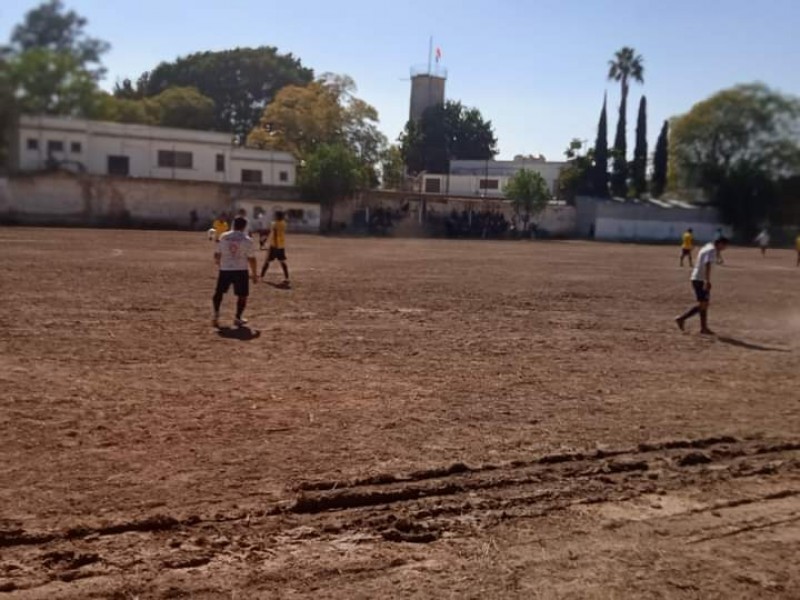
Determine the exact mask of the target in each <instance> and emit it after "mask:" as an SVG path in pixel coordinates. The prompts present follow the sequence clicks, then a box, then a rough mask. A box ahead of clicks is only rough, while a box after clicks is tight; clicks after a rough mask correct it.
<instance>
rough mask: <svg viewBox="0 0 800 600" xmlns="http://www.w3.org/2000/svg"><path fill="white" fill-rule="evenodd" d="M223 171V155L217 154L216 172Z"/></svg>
mask: <svg viewBox="0 0 800 600" xmlns="http://www.w3.org/2000/svg"><path fill="white" fill-rule="evenodd" d="M224 171H225V155H224V154H217V173H222V172H224Z"/></svg>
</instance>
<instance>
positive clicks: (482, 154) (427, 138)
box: [400, 101, 497, 173]
mask: <svg viewBox="0 0 800 600" xmlns="http://www.w3.org/2000/svg"><path fill="white" fill-rule="evenodd" d="M400 148H401V152H402V154H403V160H405V162H406V166H407V167H408V169H409V171H410V172H412V173H420V172H422V171H427V172H429V173H446V172H447V170H448V167H449V164H450V161H451V160H453V159H461V160H488V159H491V158H494V156H495V155H496V154H497V138H495V135H494V130H493V128H492V122H491V121H485V120H484V118H483V116H482V115H481V113H480V111H479V110H478V109H476V108H466V107H464V106H463V105H462V104H461V102H453V101H448V102H445V103H444V104H443V105H438V106H432V107H430V108H428V109H427V110H426V111H425V112H424V113H423V114H422V117H421V119H420V121H419V123H416V122H415V121H413V120H411V121H409V122H408V123H406V126H405V129H404V131H403V133H402V134H401V135H400Z"/></svg>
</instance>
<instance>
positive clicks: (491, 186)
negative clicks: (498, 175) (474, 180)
mask: <svg viewBox="0 0 800 600" xmlns="http://www.w3.org/2000/svg"><path fill="white" fill-rule="evenodd" d="M478 187H479V188H480V189H482V190H499V189H500V180H499V179H481V180H480V181H479V182H478Z"/></svg>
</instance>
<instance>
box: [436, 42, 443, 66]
mask: <svg viewBox="0 0 800 600" xmlns="http://www.w3.org/2000/svg"><path fill="white" fill-rule="evenodd" d="M440 60H442V49H441V48H439V47H438V46H437V47H436V62H437V63H438V62H439V61H440Z"/></svg>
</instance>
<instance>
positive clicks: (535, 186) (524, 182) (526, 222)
mask: <svg viewBox="0 0 800 600" xmlns="http://www.w3.org/2000/svg"><path fill="white" fill-rule="evenodd" d="M503 191H504V194H505V196H506V198H508V199H509V200H511V205H512V206H513V207H514V212H515V213H516V214H517V216H518V217H519V218H520V219H521V221H522V223H523V230H524V231H525V232H526V233H528V232H529V231H530V221H531V217H534V216H535V215H537V214H539V213H540V212H542V211H543V210H544V209H545V208H546V207H547V203H548V202H549V201H550V192H549V191H548V189H547V182H546V181H545V180H544V177H542V176H541V174H539V173H537V172H536V171H530V170H528V169H521V170H520V171H517V172H516V173H515V174H514V175H513V176H512V177H511V178H510V179H509V180H508V183H507V184H506V186H505V189H504V190H503Z"/></svg>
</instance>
